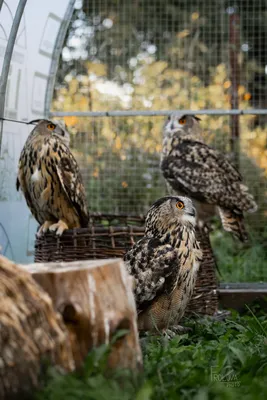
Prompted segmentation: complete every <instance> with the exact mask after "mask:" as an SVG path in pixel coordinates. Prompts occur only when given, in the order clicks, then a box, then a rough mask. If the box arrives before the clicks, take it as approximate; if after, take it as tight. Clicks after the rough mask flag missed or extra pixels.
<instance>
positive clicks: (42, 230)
mask: <svg viewBox="0 0 267 400" xmlns="http://www.w3.org/2000/svg"><path fill="white" fill-rule="evenodd" d="M51 225H53V222H52V221H45V222H44V223H43V225H41V226H40V228H39V230H38V232H37V233H36V236H37V237H38V238H40V237H42V236H43V234H45V233H46V232H47V231H48V229H49V227H50V226H51Z"/></svg>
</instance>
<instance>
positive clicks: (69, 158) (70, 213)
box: [17, 120, 89, 236]
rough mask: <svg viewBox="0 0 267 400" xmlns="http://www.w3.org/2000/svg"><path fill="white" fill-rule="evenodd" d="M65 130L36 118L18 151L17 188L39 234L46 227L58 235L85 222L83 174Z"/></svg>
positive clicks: (84, 224)
mask: <svg viewBox="0 0 267 400" xmlns="http://www.w3.org/2000/svg"><path fill="white" fill-rule="evenodd" d="M66 132H67V130H66V129H65V128H63V126H62V125H58V124H56V123H55V122H53V121H49V120H39V122H38V124H37V126H36V127H35V128H34V129H33V131H32V132H31V133H30V135H29V137H28V139H27V141H26V143H25V145H24V147H23V149H22V152H21V155H20V159H19V167H18V177H17V190H19V188H21V190H22V192H23V194H24V196H25V199H26V202H27V205H28V207H29V208H30V210H31V212H32V214H33V216H34V217H35V219H36V220H37V221H38V222H39V224H40V225H41V227H40V229H39V231H38V234H37V235H38V236H40V235H41V234H42V233H45V232H46V231H47V230H48V229H49V230H50V231H55V232H56V234H58V235H61V234H62V233H63V231H64V230H66V229H72V228H79V227H86V226H87V225H88V220H89V216H88V210H87V204H86V197H85V190H84V186H83V183H82V177H81V174H80V171H79V167H78V164H77V162H76V160H75V158H74V156H73V155H72V153H71V152H70V150H69V147H68V143H69V139H68V138H69V135H68V134H67V133H66Z"/></svg>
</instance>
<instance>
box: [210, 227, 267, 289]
mask: <svg viewBox="0 0 267 400" xmlns="http://www.w3.org/2000/svg"><path fill="white" fill-rule="evenodd" d="M211 243H212V248H213V251H214V254H215V257H216V260H217V264H218V268H219V271H220V276H219V279H220V281H224V282H260V281H265V282H266V281H267V230H266V229H265V231H264V232H262V233H261V234H260V235H259V234H258V235H256V234H254V233H253V232H251V233H250V240H249V242H248V243H247V244H243V243H240V242H239V241H238V240H237V239H235V238H233V237H232V235H230V234H229V233H227V232H224V231H223V230H222V229H218V230H214V232H213V233H212V235H211Z"/></svg>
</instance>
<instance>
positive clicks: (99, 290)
mask: <svg viewBox="0 0 267 400" xmlns="http://www.w3.org/2000/svg"><path fill="white" fill-rule="evenodd" d="M24 268H26V269H27V271H28V272H30V273H32V276H33V277H34V279H35V280H36V281H37V282H38V283H39V284H40V285H41V286H42V288H43V289H44V290H45V291H46V292H47V293H48V294H49V295H50V297H51V298H52V301H53V304H54V307H55V309H56V310H57V311H59V312H60V314H61V315H62V317H63V320H64V322H65V324H66V326H67V328H68V331H69V333H70V339H71V345H72V350H73V356H74V360H75V365H76V367H79V366H80V365H81V364H82V362H83V360H84V358H85V357H86V355H87V353H88V351H89V350H90V349H92V348H93V347H95V346H98V345H100V344H103V343H109V341H110V339H111V337H112V336H113V334H114V333H116V332H117V331H118V330H121V329H126V330H128V333H127V334H126V335H125V336H124V337H122V338H121V339H119V340H118V342H116V343H115V344H114V345H113V346H112V348H111V352H110V354H109V358H108V366H109V367H111V368H113V367H121V368H131V369H137V368H139V367H141V365H142V355H141V350H140V345H139V338H138V329H137V323H136V320H137V315H136V307H135V302H134V296H133V292H132V278H131V277H130V276H129V275H128V273H127V271H126V269H125V266H124V263H123V261H122V260H121V259H105V260H92V261H76V262H69V263H44V264H43V263H37V264H31V265H28V266H24Z"/></svg>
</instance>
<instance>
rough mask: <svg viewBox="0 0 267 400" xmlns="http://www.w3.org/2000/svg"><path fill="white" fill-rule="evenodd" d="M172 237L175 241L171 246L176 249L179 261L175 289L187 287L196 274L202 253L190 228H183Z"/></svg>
mask: <svg viewBox="0 0 267 400" xmlns="http://www.w3.org/2000/svg"><path fill="white" fill-rule="evenodd" d="M174 235H175V236H176V237H177V239H176V243H175V241H174V243H173V246H174V247H175V248H176V249H177V253H178V259H179V274H178V277H177V282H176V285H175V287H176V286H180V287H181V286H188V284H189V282H191V281H192V280H194V277H195V276H196V274H197V271H198V268H199V264H200V261H201V259H202V251H201V249H200V245H199V242H198V241H197V240H196V237H195V231H194V229H192V227H191V228H189V227H187V226H185V227H183V228H182V229H180V230H179V231H178V233H175V234H174Z"/></svg>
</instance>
